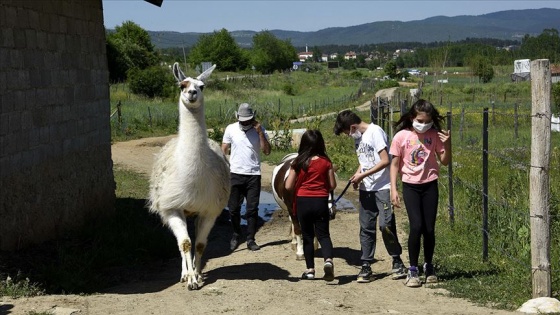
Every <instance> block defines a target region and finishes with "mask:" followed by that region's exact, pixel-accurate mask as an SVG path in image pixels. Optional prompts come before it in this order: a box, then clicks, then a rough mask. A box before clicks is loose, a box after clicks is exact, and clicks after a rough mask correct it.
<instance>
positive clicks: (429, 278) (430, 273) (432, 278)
mask: <svg viewBox="0 0 560 315" xmlns="http://www.w3.org/2000/svg"><path fill="white" fill-rule="evenodd" d="M424 275H425V276H426V283H437V282H438V278H437V276H436V271H435V270H434V265H433V264H428V263H424Z"/></svg>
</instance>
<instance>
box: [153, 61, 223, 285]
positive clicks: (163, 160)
mask: <svg viewBox="0 0 560 315" xmlns="http://www.w3.org/2000/svg"><path fill="white" fill-rule="evenodd" d="M215 67H216V65H213V66H212V67H211V68H210V69H208V70H206V71H204V72H203V73H202V74H200V75H199V76H198V77H197V78H196V79H193V78H187V77H186V76H185V75H184V74H183V72H182V71H181V69H180V68H179V64H178V63H175V64H174V65H173V74H174V75H175V78H176V79H177V81H178V82H179V85H180V87H181V94H180V97H179V134H178V137H176V138H174V139H172V140H170V141H169V142H168V143H167V144H166V145H165V146H164V147H163V148H162V149H161V152H160V153H159V155H158V156H157V157H156V160H155V164H154V167H153V171H152V176H151V179H150V200H149V209H150V211H151V212H154V213H157V214H159V215H160V217H161V219H162V222H163V223H164V224H166V225H167V226H168V227H169V228H170V229H171V230H172V231H173V234H174V235H175V238H177V244H178V245H179V251H180V252H181V258H182V259H183V261H182V265H181V268H182V269H181V280H180V281H181V282H185V281H187V287H188V289H189V290H197V289H199V288H200V287H201V286H202V285H203V278H202V275H201V258H202V254H203V253H204V249H205V248H206V243H207V240H208V234H209V233H210V230H211V229H212V227H213V226H214V223H215V221H216V218H217V217H218V216H219V215H220V214H221V212H222V210H223V209H224V207H225V206H226V204H227V201H228V198H229V193H230V173H229V163H228V161H227V160H226V157H225V156H224V154H223V153H222V150H221V148H220V146H219V144H218V143H216V142H215V141H213V140H211V139H208V135H207V131H206V121H205V118H204V96H203V93H202V90H203V88H204V81H205V80H206V79H207V78H208V76H210V74H211V73H212V71H213V70H214V68H215ZM194 215H196V223H195V241H196V244H195V247H194V263H193V256H192V254H191V249H192V242H191V239H190V237H189V233H188V231H187V222H186V217H188V216H194ZM193 264H194V268H193Z"/></svg>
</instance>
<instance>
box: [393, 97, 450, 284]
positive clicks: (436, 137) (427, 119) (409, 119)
mask: <svg viewBox="0 0 560 315" xmlns="http://www.w3.org/2000/svg"><path fill="white" fill-rule="evenodd" d="M443 120H444V117H443V116H441V115H440V114H439V112H438V111H437V109H436V108H435V107H434V105H432V103H430V102H428V101H426V100H423V99H420V100H418V101H416V102H415V103H414V104H412V106H411V107H410V110H409V111H408V112H407V113H406V114H404V115H403V116H402V117H401V118H400V119H399V121H397V122H396V123H395V129H396V130H397V133H396V134H395V136H394V138H393V141H392V142H391V149H390V150H389V154H390V155H391V157H392V160H391V169H390V178H391V203H392V204H393V206H395V207H397V208H400V197H399V193H398V190H397V174H399V173H400V175H401V181H402V187H403V188H402V193H403V199H404V204H405V207H406V212H407V214H408V220H409V223H410V231H409V235H408V255H409V260H410V261H409V262H410V268H409V270H408V275H407V278H406V282H405V284H406V285H407V286H409V287H418V286H421V285H422V283H421V282H420V279H419V277H418V258H419V256H420V241H421V238H422V237H423V243H424V259H425V263H424V274H425V276H426V283H435V282H437V277H436V274H435V271H434V265H433V263H432V258H433V256H434V248H435V244H436V241H435V223H436V216H437V208H438V198H439V191H438V181H437V179H438V174H439V164H438V159H439V162H440V163H441V164H443V165H447V164H448V163H449V159H450V157H451V134H450V131H449V130H447V131H443V130H441V124H442V122H443Z"/></svg>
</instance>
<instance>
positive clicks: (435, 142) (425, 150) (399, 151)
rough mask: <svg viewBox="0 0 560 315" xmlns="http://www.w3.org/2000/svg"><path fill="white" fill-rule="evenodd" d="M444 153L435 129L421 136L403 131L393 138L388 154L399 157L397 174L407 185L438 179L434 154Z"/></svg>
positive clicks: (437, 166) (437, 165)
mask: <svg viewBox="0 0 560 315" xmlns="http://www.w3.org/2000/svg"><path fill="white" fill-rule="evenodd" d="M443 151H444V148H443V142H441V139H440V138H439V136H438V133H437V131H436V129H434V128H432V129H430V130H428V131H426V132H425V133H423V134H417V133H416V132H414V131H412V130H408V129H403V130H401V131H399V132H397V134H396V135H395V136H394V137H393V141H392V142H391V149H390V150H389V154H391V155H393V156H399V157H400V158H401V159H400V163H399V172H400V173H401V174H402V181H403V182H405V183H409V184H424V183H428V182H431V181H434V180H436V179H437V178H438V174H439V163H438V158H437V156H436V153H442V152H443Z"/></svg>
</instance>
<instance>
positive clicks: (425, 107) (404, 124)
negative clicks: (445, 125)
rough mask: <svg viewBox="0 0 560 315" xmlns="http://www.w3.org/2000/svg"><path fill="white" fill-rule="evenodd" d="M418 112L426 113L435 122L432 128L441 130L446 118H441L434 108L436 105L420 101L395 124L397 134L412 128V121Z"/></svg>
mask: <svg viewBox="0 0 560 315" xmlns="http://www.w3.org/2000/svg"><path fill="white" fill-rule="evenodd" d="M418 112H423V113H426V114H427V115H428V116H430V117H431V118H432V121H433V122H434V126H433V127H432V128H436V130H437V131H440V130H441V124H442V122H443V119H444V117H443V116H441V115H440V114H439V112H438V110H437V109H436V108H435V107H434V105H433V104H432V103H430V102H428V101H426V100H424V99H419V100H417V101H416V102H414V104H412V106H410V109H409V110H408V112H406V114H404V115H402V116H401V118H400V119H399V120H398V121H397V122H395V123H394V124H393V126H394V127H395V130H396V131H397V132H399V131H401V130H403V129H410V128H412V120H413V119H414V118H416V115H418Z"/></svg>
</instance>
